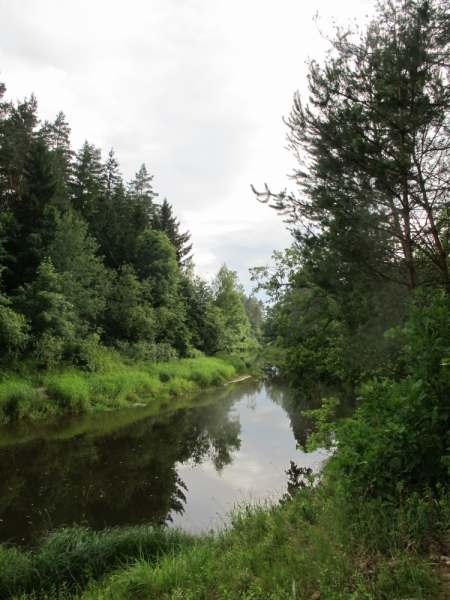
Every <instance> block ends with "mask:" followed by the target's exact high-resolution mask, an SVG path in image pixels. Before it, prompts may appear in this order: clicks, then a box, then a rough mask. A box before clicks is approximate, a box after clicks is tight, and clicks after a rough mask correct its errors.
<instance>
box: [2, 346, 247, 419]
mask: <svg viewBox="0 0 450 600" xmlns="http://www.w3.org/2000/svg"><path fill="white" fill-rule="evenodd" d="M101 354H102V360H101V361H100V363H101V365H102V366H101V368H100V370H99V371H98V372H94V373H92V372H87V371H82V370H79V369H75V368H74V367H68V368H66V369H58V370H54V371H51V372H48V373H44V374H40V375H37V374H35V377H34V378H32V377H31V376H29V377H28V379H25V378H23V379H21V380H19V379H14V380H12V379H11V380H6V381H3V382H2V383H0V424H5V423H8V422H11V421H17V420H22V419H27V418H28V419H37V418H41V417H48V416H55V415H64V414H80V413H86V412H93V411H102V410H113V409H116V408H121V407H128V406H136V405H142V404H148V403H152V402H156V401H158V402H160V401H165V402H169V403H170V402H171V401H172V400H173V399H175V398H179V397H184V396H187V395H188V394H192V393H193V392H196V391H200V390H205V389H209V388H214V387H217V386H220V385H221V384H223V383H225V382H226V381H228V380H230V379H232V378H233V377H234V376H236V375H237V374H239V373H241V372H243V371H245V369H246V366H245V363H244V362H243V361H242V360H241V359H240V358H239V357H221V358H216V357H199V358H192V359H183V360H179V361H177V362H171V363H144V362H141V363H139V364H136V365H134V366H133V365H130V364H126V363H125V362H123V361H121V360H120V356H119V354H118V353H117V352H116V351H114V350H111V351H110V350H107V349H104V351H102V353H101Z"/></svg>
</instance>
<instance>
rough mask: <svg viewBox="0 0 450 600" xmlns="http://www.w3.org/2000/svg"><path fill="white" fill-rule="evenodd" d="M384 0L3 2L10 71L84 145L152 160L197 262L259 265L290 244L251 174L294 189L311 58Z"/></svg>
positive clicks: (15, 88) (210, 267)
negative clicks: (294, 112) (289, 128)
mask: <svg viewBox="0 0 450 600" xmlns="http://www.w3.org/2000/svg"><path fill="white" fill-rule="evenodd" d="M373 6H374V1H373V0H347V1H344V0H334V1H333V0H316V1H315V2H307V1H306V0H278V1H277V2H274V1H273V0H272V1H269V0H128V1H127V2H124V1H122V2H119V1H117V0H76V1H75V0H0V81H4V82H5V83H6V86H7V98H8V99H13V100H15V99H17V98H19V99H22V98H24V97H25V96H29V95H30V93H31V92H34V93H35V95H36V97H37V99H38V103H39V116H40V118H41V119H42V120H44V119H49V120H53V119H54V117H55V116H56V114H57V113H58V111H60V110H62V111H63V112H64V113H65V114H66V117H67V120H68V122H69V124H70V126H71V128H72V137H71V139H72V145H73V147H74V149H78V148H79V147H80V146H81V144H82V143H83V141H84V140H86V139H87V140H88V141H89V142H91V143H94V144H96V145H97V146H99V147H100V148H102V150H103V156H106V154H107V152H108V151H109V149H110V148H111V147H113V148H114V149H115V151H116V157H117V159H118V160H119V162H120V164H121V168H122V173H123V175H124V177H125V179H126V180H130V179H131V178H132V177H133V176H134V174H135V172H136V171H137V170H138V169H139V167H140V165H141V164H142V163H145V164H146V166H147V169H148V170H149V172H150V173H151V174H153V175H154V180H153V183H154V189H155V191H156V192H158V193H159V195H160V199H161V200H162V199H163V198H164V197H167V200H168V201H169V202H170V203H171V204H172V205H173V207H174V213H175V214H176V216H177V217H178V218H179V219H180V221H181V227H182V230H185V229H189V230H190V231H191V234H192V241H193V243H194V253H195V257H194V262H195V264H196V271H197V272H198V273H199V274H201V275H204V276H207V277H211V276H212V275H214V273H215V272H216V271H217V270H218V268H219V267H220V265H221V264H222V263H224V262H225V263H226V264H227V265H228V267H229V268H231V269H233V270H236V271H238V274H239V277H240V279H241V281H242V283H244V285H245V286H246V288H247V291H250V289H251V284H250V280H249V274H248V268H249V267H252V266H259V265H263V264H266V263H267V262H268V261H269V260H270V255H271V253H272V251H273V250H283V249H284V248H286V247H287V246H289V245H290V243H291V240H290V236H289V233H288V232H287V231H286V229H285V225H284V224H283V222H282V220H281V219H280V218H279V217H277V216H276V214H275V213H274V212H273V211H272V210H270V209H269V208H267V207H266V206H262V205H260V204H259V203H258V202H257V201H256V200H255V198H254V195H253V193H252V191H251V189H250V184H254V185H255V187H256V188H257V189H258V188H263V184H264V183H265V182H267V183H268V184H269V186H270V187H271V188H272V189H273V190H274V191H280V190H281V189H284V188H285V187H286V186H287V187H288V188H289V187H290V188H292V186H291V184H290V182H289V179H288V177H287V175H288V174H289V173H290V172H292V169H293V166H294V162H293V158H292V157H291V156H290V154H289V152H288V151H287V150H285V145H286V142H285V136H286V127H285V125H284V124H283V122H282V116H286V117H287V116H288V115H289V112H290V109H291V105H292V98H293V94H294V92H295V91H296V90H300V92H301V93H302V95H303V96H304V97H306V96H307V88H306V74H307V66H306V64H305V61H307V59H308V57H310V58H316V59H318V60H323V58H324V56H325V51H326V49H327V48H328V43H327V42H326V40H325V39H323V38H322V37H321V35H320V34H319V32H318V30H317V28H316V25H315V23H314V22H313V20H312V16H313V14H314V13H315V12H316V11H318V12H319V14H320V16H321V28H322V29H323V31H324V32H326V33H328V34H332V23H331V18H332V17H333V16H334V17H335V18H337V20H338V21H339V22H341V23H344V24H345V23H347V22H348V20H349V19H351V20H353V19H354V18H355V17H356V19H357V20H358V22H359V23H361V24H362V23H364V22H366V18H365V15H367V14H371V13H373Z"/></svg>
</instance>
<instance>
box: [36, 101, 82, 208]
mask: <svg viewBox="0 0 450 600" xmlns="http://www.w3.org/2000/svg"><path fill="white" fill-rule="evenodd" d="M70 131H71V130H70V127H69V124H68V123H67V121H66V116H65V114H64V113H63V112H62V111H60V112H59V113H58V114H57V115H56V118H55V120H54V121H53V123H50V122H49V121H45V122H44V124H43V125H42V127H41V129H40V130H39V135H40V136H42V137H43V138H44V139H45V141H46V142H47V146H48V148H49V149H50V151H51V153H52V156H53V172H54V175H55V180H56V188H57V189H56V193H55V199H54V204H55V206H56V207H57V208H58V210H62V211H65V210H68V209H69V208H70V181H71V178H72V159H73V156H74V152H73V150H72V149H71V146H70Z"/></svg>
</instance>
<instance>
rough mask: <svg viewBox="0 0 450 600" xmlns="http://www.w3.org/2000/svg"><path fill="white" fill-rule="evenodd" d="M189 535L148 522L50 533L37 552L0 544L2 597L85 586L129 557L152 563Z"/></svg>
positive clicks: (187, 541) (183, 543) (174, 549)
mask: <svg viewBox="0 0 450 600" xmlns="http://www.w3.org/2000/svg"><path fill="white" fill-rule="evenodd" d="M190 542H191V539H190V537H189V536H188V535H187V534H186V533H183V532H182V531H180V530H177V529H168V528H165V529H163V528H154V527H149V526H138V527H122V528H113V529H105V530H103V531H101V532H94V531H92V530H90V529H87V528H85V527H73V528H67V529H62V530H60V531H56V532H53V533H51V534H50V535H48V537H46V538H44V539H43V540H42V541H41V543H40V544H39V546H38V547H37V548H36V549H34V550H33V551H29V552H25V551H19V550H17V549H16V548H8V547H6V546H0V598H1V599H2V600H3V599H7V598H11V597H13V596H24V595H28V594H31V593H33V592H34V593H40V594H43V593H44V592H47V593H51V594H52V595H58V592H59V591H62V590H65V591H71V592H72V593H76V592H81V590H82V589H83V588H84V587H85V586H86V585H87V583H88V582H89V581H90V582H92V581H96V580H97V579H99V578H100V577H102V576H103V575H105V573H108V572H109V571H111V570H112V569H114V568H117V567H119V566H121V567H122V568H123V567H124V566H125V565H126V564H127V563H129V562H130V561H131V560H138V559H139V560H142V561H146V564H150V563H151V562H154V561H155V560H156V559H157V558H158V557H159V556H160V555H162V554H168V553H171V554H175V553H176V552H177V551H179V549H180V548H181V547H184V548H186V547H187V546H188V545H189V544H190Z"/></svg>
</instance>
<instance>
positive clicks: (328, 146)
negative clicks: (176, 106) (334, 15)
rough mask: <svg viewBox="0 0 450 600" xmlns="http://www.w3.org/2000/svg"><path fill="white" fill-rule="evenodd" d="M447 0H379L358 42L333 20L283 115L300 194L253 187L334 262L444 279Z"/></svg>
mask: <svg viewBox="0 0 450 600" xmlns="http://www.w3.org/2000/svg"><path fill="white" fill-rule="evenodd" d="M449 9H450V3H449V2H448V0H430V1H425V2H422V1H415V0H386V1H382V2H380V3H379V4H378V14H377V17H376V19H375V20H374V21H373V22H372V23H371V24H370V25H369V27H368V28H367V30H366V32H365V33H364V35H362V36H361V38H360V40H359V41H357V40H356V41H355V37H356V35H357V32H351V31H347V30H343V29H338V31H337V36H336V37H335V39H334V40H331V43H332V53H331V54H330V58H329V59H328V60H327V62H326V63H325V65H324V67H320V66H319V65H318V64H317V63H316V62H315V61H310V64H309V87H310V92H311V96H310V105H307V106H305V105H303V103H302V101H301V99H300V96H299V95H298V94H297V95H296V96H295V100H294V107H293V111H292V113H291V116H290V118H289V120H288V122H287V124H288V127H289V130H290V133H289V142H290V147H291V149H292V151H293V152H294V154H295V156H296V157H297V158H298V160H299V168H298V169H297V170H296V171H295V173H294V175H293V179H294V180H295V181H296V183H297V184H298V186H299V190H300V193H299V195H294V194H286V193H285V192H284V193H282V194H278V195H272V194H271V193H270V192H269V190H266V193H265V194H262V195H260V197H261V199H263V200H264V201H268V202H269V203H271V205H272V206H273V207H274V208H276V209H277V210H278V211H279V212H281V214H283V215H285V216H287V217H288V221H289V222H290V223H291V224H293V225H294V227H295V228H296V230H297V231H296V236H297V240H298V242H299V243H300V245H301V246H302V247H304V248H306V247H307V246H308V244H312V245H314V243H315V242H316V240H317V238H318V235H319V236H320V234H322V235H324V236H325V237H324V238H323V240H322V241H324V242H325V243H326V244H327V247H328V249H329V251H331V252H332V253H333V254H334V257H335V258H334V261H335V263H337V264H339V265H341V267H342V271H345V270H346V266H345V265H346V264H350V263H353V264H355V265H359V267H360V269H361V270H366V269H369V270H370V271H371V272H372V274H373V275H374V276H382V277H385V278H388V279H390V280H393V281H397V282H401V283H402V284H404V285H406V286H407V287H408V288H409V289H413V288H414V287H416V286H417V285H418V283H420V282H422V283H427V284H433V285H436V284H443V285H445V286H446V287H447V289H450V276H449V269H448V262H447V252H448V249H447V244H448V242H447V237H448V219H447V207H448V196H449V193H450V183H449V181H450V180H449V177H448V175H449V162H450V144H449V140H450V137H449V131H450V88H449V86H448V64H449V60H450V27H449V23H450V16H449V15H450V12H449Z"/></svg>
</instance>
